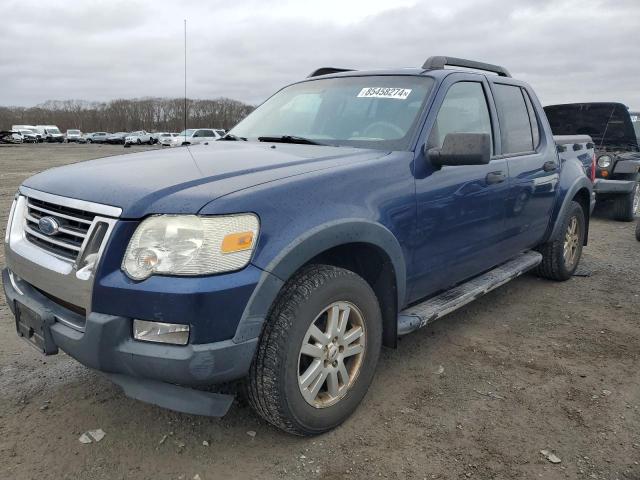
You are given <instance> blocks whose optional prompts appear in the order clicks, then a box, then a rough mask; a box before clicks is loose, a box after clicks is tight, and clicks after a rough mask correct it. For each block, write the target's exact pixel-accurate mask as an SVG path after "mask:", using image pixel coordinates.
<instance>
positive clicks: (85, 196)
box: [24, 141, 387, 218]
mask: <svg viewBox="0 0 640 480" xmlns="http://www.w3.org/2000/svg"><path fill="white" fill-rule="evenodd" d="M386 154H387V152H382V151H379V150H366V149H358V148H348V147H330V146H318V145H292V144H281V143H278V144H271V143H255V142H239V141H238V142H233V141H227V142H211V143H209V144H208V145H207V144H204V145H196V146H192V147H188V148H187V147H181V148H176V149H171V150H162V151H160V150H154V151H147V152H141V153H135V154H128V155H118V156H114V157H106V158H101V159H97V160H91V161H86V162H81V163H76V164H73V165H66V166H63V167H57V168H53V169H51V170H47V171H45V172H42V173H39V174H37V175H34V176H33V177H31V178H29V179H27V180H26V181H25V182H24V185H25V186H26V187H29V188H33V189H35V190H40V191H42V192H47V193H52V194H55V195H61V196H64V197H70V198H76V199H79V200H87V201H91V202H97V203H102V204H105V205H112V206H116V207H120V208H121V209H122V218H141V217H143V216H145V215H149V214H154V213H155V214H160V213H175V214H180V213H186V214H194V213H197V212H198V211H199V210H200V209H201V208H202V207H204V206H205V205H206V204H207V203H209V202H211V201H212V200H215V199H216V198H219V197H221V196H224V195H228V194H230V193H233V192H236V191H238V190H242V189H245V188H249V187H252V186H255V185H258V184H262V183H267V182H272V181H274V180H279V179H283V178H286V177H292V176H295V175H301V174H304V173H308V172H312V171H315V170H322V169H326V168H333V167H338V166H341V165H347V164H353V163H355V162H362V161H367V160H372V159H375V158H379V157H381V156H384V155H386Z"/></svg>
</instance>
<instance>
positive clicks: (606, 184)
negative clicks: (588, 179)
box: [593, 178, 636, 195]
mask: <svg viewBox="0 0 640 480" xmlns="http://www.w3.org/2000/svg"><path fill="white" fill-rule="evenodd" d="M635 185H636V182H634V181H633V180H604V179H602V178H597V179H596V180H595V182H594V183H593V191H594V192H595V193H596V195H625V194H630V193H631V192H633V189H634V187H635Z"/></svg>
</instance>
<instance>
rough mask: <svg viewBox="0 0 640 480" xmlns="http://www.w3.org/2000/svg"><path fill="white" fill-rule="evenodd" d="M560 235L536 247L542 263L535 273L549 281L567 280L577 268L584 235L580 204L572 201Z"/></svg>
mask: <svg viewBox="0 0 640 480" xmlns="http://www.w3.org/2000/svg"><path fill="white" fill-rule="evenodd" d="M561 221H562V226H561V230H560V232H561V233H560V235H558V238H556V239H555V240H553V241H550V242H547V243H545V244H544V245H542V246H540V247H538V249H537V250H538V251H539V252H540V253H541V254H542V263H540V265H538V267H537V269H536V273H537V274H538V275H540V276H541V277H544V278H548V279H550V280H559V281H564V280H569V279H570V278H571V277H572V276H573V273H574V272H575V271H576V268H578V263H580V257H581V256H582V245H583V243H584V234H585V225H586V222H585V216H584V211H583V210H582V207H581V206H580V204H579V203H578V202H576V201H572V202H571V204H570V205H569V208H568V209H567V212H566V213H565V215H564V217H563V218H562V220H561Z"/></svg>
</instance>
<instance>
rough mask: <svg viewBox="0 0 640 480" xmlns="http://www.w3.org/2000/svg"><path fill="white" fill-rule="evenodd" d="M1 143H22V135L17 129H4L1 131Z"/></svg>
mask: <svg viewBox="0 0 640 480" xmlns="http://www.w3.org/2000/svg"><path fill="white" fill-rule="evenodd" d="M0 143H12V144H16V143H22V135H20V132H17V131H13V130H2V131H0Z"/></svg>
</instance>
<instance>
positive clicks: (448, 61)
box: [422, 57, 511, 77]
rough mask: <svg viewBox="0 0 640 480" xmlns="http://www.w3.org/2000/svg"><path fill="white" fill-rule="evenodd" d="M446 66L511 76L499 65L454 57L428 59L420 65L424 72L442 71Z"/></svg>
mask: <svg viewBox="0 0 640 480" xmlns="http://www.w3.org/2000/svg"><path fill="white" fill-rule="evenodd" d="M446 65H450V66H452V67H464V68H474V69H476V70H485V71H487V72H493V73H497V74H498V75H499V76H501V77H510V76H511V74H510V73H509V71H508V70H507V69H506V68H504V67H501V66H499V65H492V64H490V63H483V62H476V61H474V60H466V59H464V58H455V57H429V58H427V61H426V62H424V65H422V68H424V69H425V70H443V69H444V67H445V66H446Z"/></svg>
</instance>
